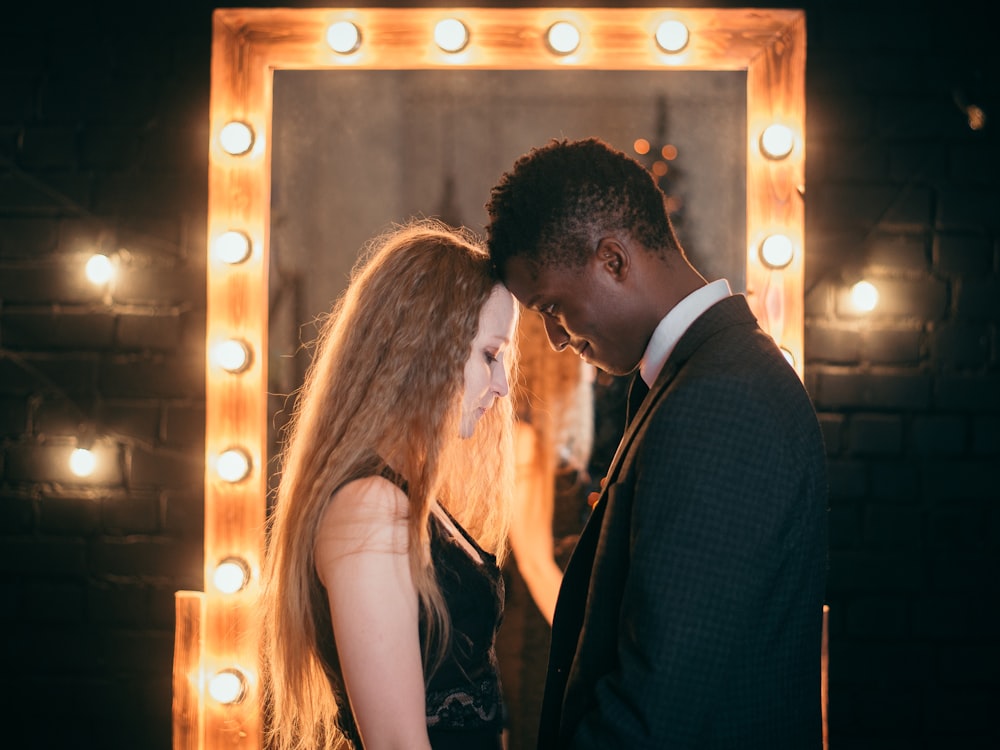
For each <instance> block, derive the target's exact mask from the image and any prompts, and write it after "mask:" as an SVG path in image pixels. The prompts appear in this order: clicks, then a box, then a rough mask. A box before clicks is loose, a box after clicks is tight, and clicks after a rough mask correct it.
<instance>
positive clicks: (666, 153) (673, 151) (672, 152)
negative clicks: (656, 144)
mask: <svg viewBox="0 0 1000 750" xmlns="http://www.w3.org/2000/svg"><path fill="white" fill-rule="evenodd" d="M660 154H661V155H662V156H663V158H664V159H666V160H667V161H673V160H674V159H676V158H677V146H675V145H673V144H672V143H668V144H667V145H666V146H664V147H663V148H661V149H660Z"/></svg>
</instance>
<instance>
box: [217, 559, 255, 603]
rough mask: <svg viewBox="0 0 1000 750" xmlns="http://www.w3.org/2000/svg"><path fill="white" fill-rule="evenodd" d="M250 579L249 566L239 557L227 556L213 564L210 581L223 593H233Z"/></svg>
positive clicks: (239, 589)
mask: <svg viewBox="0 0 1000 750" xmlns="http://www.w3.org/2000/svg"><path fill="white" fill-rule="evenodd" d="M249 581H250V566H248V565H247V563H246V561H245V560H243V559H241V558H239V557H227V558H226V559H225V560H222V561H220V562H219V564H218V565H216V566H215V571H214V572H213V573H212V583H214V584H215V588H217V589H218V590H219V591H221V592H222V593H223V594H235V593H236V592H237V591H241V590H242V589H243V588H244V587H245V586H246V585H247V583H248V582H249Z"/></svg>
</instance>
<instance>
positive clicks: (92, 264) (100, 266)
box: [84, 253, 115, 286]
mask: <svg viewBox="0 0 1000 750" xmlns="http://www.w3.org/2000/svg"><path fill="white" fill-rule="evenodd" d="M84 273H85V274H86V275H87V280H88V281H90V283H91V284H94V285H96V286H101V285H103V284H107V283H108V282H109V281H111V279H112V278H114V275H115V265H114V263H113V262H112V261H111V258H109V257H108V256H107V255H104V254H103V253H94V254H93V255H91V256H90V258H88V259H87V264H86V266H84Z"/></svg>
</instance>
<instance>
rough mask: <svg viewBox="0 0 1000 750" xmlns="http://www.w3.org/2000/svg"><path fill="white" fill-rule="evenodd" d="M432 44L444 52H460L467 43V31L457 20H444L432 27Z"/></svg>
mask: <svg viewBox="0 0 1000 750" xmlns="http://www.w3.org/2000/svg"><path fill="white" fill-rule="evenodd" d="M434 43H435V44H437V46H438V47H440V48H441V49H443V50H444V51H445V52H460V51H461V50H463V49H465V45H467V44H468V43H469V30H468V29H467V28H465V24H464V23H462V22H461V21H459V20H458V19H456V18H446V19H444V20H443V21H438V23H437V25H436V26H435V27H434Z"/></svg>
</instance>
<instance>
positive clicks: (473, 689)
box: [427, 676, 500, 729]
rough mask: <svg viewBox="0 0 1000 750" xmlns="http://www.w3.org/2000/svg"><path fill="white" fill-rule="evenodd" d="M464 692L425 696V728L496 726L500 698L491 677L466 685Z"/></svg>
mask: <svg viewBox="0 0 1000 750" xmlns="http://www.w3.org/2000/svg"><path fill="white" fill-rule="evenodd" d="M467 688H468V689H467V690H450V691H449V690H442V691H434V692H428V693H427V726H428V727H437V726H441V727H448V728H449V729H472V728H475V727H485V726H492V725H494V724H496V722H497V718H498V715H499V711H500V696H499V693H498V685H497V681H496V679H495V678H494V677H492V676H491V677H487V678H484V679H481V680H479V681H478V682H477V683H475V684H473V685H468V686H467Z"/></svg>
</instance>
